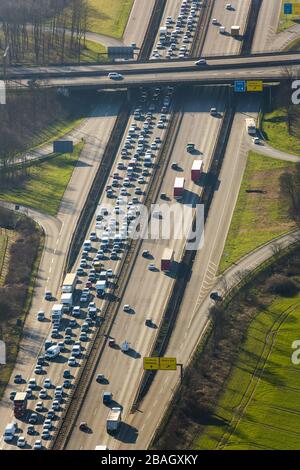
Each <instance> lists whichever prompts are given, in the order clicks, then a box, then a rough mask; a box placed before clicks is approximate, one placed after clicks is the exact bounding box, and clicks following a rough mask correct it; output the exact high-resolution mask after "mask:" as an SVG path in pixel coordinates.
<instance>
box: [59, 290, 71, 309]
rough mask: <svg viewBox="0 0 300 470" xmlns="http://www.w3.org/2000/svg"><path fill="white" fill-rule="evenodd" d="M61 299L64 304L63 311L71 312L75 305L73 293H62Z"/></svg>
mask: <svg viewBox="0 0 300 470" xmlns="http://www.w3.org/2000/svg"><path fill="white" fill-rule="evenodd" d="M60 301H61V303H62V305H63V311H64V312H69V311H70V310H71V308H72V306H73V294H72V293H70V294H62V296H61V298H60Z"/></svg>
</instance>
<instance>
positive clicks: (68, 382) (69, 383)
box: [63, 380, 71, 388]
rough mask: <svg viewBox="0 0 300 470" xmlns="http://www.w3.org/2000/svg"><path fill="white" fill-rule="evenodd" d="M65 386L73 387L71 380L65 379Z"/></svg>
mask: <svg viewBox="0 0 300 470" xmlns="http://www.w3.org/2000/svg"><path fill="white" fill-rule="evenodd" d="M63 387H64V388H70V387H71V382H70V380H64V382H63Z"/></svg>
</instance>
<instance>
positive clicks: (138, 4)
mask: <svg viewBox="0 0 300 470" xmlns="http://www.w3.org/2000/svg"><path fill="white" fill-rule="evenodd" d="M154 4H155V0H135V2H134V4H133V7H132V10H131V13H130V16H129V19H128V23H127V26H126V29H125V32H124V35H123V42H124V45H127V46H130V45H131V44H132V43H133V42H135V44H136V46H137V48H138V49H140V47H141V45H142V44H143V41H144V37H145V35H146V32H147V28H148V24H149V21H150V18H151V14H152V11H153V7H154ZM137 52H138V50H137Z"/></svg>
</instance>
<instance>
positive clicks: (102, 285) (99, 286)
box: [96, 281, 106, 297]
mask: <svg viewBox="0 0 300 470" xmlns="http://www.w3.org/2000/svg"><path fill="white" fill-rule="evenodd" d="M105 289H106V281H98V282H97V283H96V292H97V295H98V296H99V297H103V296H104V295H105Z"/></svg>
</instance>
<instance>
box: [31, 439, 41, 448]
mask: <svg viewBox="0 0 300 470" xmlns="http://www.w3.org/2000/svg"><path fill="white" fill-rule="evenodd" d="M42 448H43V445H42V441H41V440H40V439H38V440H36V441H35V443H34V444H33V449H34V450H40V449H42Z"/></svg>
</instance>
